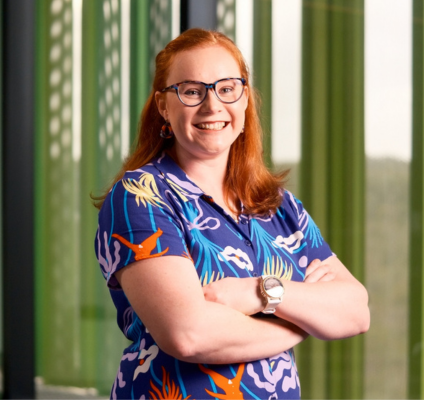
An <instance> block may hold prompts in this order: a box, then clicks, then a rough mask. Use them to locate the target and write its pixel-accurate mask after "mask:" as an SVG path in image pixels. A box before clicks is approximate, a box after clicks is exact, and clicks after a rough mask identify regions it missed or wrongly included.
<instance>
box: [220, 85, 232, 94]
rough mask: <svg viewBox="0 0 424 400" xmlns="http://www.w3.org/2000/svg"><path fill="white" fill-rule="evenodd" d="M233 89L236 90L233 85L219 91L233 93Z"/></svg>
mask: <svg viewBox="0 0 424 400" xmlns="http://www.w3.org/2000/svg"><path fill="white" fill-rule="evenodd" d="M233 91H234V88H233V87H232V86H225V87H223V88H221V89H219V93H223V94H226V93H232V92H233Z"/></svg>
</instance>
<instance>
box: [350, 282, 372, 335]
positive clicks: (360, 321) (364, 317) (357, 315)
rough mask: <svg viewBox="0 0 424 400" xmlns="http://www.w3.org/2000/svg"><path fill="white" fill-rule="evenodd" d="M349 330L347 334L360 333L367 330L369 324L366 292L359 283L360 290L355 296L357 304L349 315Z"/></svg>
mask: <svg viewBox="0 0 424 400" xmlns="http://www.w3.org/2000/svg"><path fill="white" fill-rule="evenodd" d="M351 322H352V324H351V331H350V332H349V335H348V336H356V335H361V334H363V333H366V332H368V330H369V329H370V324H371V315H370V309H369V307H368V292H367V290H366V289H365V287H364V286H362V285H361V292H360V294H359V295H358V297H357V306H356V307H355V312H354V314H353V315H352V317H351Z"/></svg>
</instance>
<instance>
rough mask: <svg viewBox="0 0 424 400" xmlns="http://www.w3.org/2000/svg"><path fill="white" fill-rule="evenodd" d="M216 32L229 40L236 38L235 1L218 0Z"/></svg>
mask: <svg viewBox="0 0 424 400" xmlns="http://www.w3.org/2000/svg"><path fill="white" fill-rule="evenodd" d="M217 19H218V26H217V30H218V31H219V32H222V33H224V34H225V35H227V36H228V37H229V38H230V39H232V40H235V37H236V2H235V0H218V4H217Z"/></svg>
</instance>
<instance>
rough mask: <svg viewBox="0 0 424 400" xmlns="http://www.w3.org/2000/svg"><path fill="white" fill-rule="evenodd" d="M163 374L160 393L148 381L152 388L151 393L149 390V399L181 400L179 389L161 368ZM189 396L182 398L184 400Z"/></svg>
mask: <svg viewBox="0 0 424 400" xmlns="http://www.w3.org/2000/svg"><path fill="white" fill-rule="evenodd" d="M162 372H163V383H162V391H160V390H159V389H158V388H157V387H156V386H155V385H154V383H153V382H152V381H151V380H150V386H151V387H152V390H153V391H154V392H152V391H150V390H149V393H150V396H151V397H150V398H151V399H154V400H162V399H177V400H182V398H183V395H182V394H181V393H180V388H179V387H178V386H177V385H175V383H174V381H171V379H170V378H169V374H168V373H167V372H166V370H165V368H164V367H163V366H162ZM189 397H190V396H187V397H185V398H184V400H186V399H188V398H189Z"/></svg>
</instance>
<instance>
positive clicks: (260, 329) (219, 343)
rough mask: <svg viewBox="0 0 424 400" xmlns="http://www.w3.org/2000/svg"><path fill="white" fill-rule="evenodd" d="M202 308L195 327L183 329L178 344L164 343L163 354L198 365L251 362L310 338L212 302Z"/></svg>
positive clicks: (282, 323) (286, 326)
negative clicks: (164, 352)
mask: <svg viewBox="0 0 424 400" xmlns="http://www.w3.org/2000/svg"><path fill="white" fill-rule="evenodd" d="M203 306H204V307H202V309H201V310H200V312H199V313H198V314H197V315H195V314H194V315H193V320H196V321H197V322H196V326H195V327H194V328H191V329H186V330H184V329H180V333H179V334H176V335H174V336H173V338H174V340H175V339H176V340H177V342H174V343H169V342H168V343H166V342H165V343H164V348H163V350H164V351H166V352H168V353H170V354H171V355H173V356H175V357H176V358H179V359H181V360H183V361H188V362H195V363H211V364H221V363H235V362H249V361H252V360H258V359H262V358H266V357H272V356H274V355H276V354H279V353H281V352H283V351H285V350H288V349H290V348H292V347H293V346H295V345H296V344H298V343H300V342H302V341H303V340H304V339H305V338H306V337H307V336H308V334H306V332H304V331H303V330H301V329H299V328H298V327H297V326H294V325H293V324H291V323H289V322H287V321H284V320H281V319H279V318H255V317H250V316H246V315H244V314H242V313H240V312H238V311H236V310H233V309H231V308H229V307H226V306H224V305H221V304H217V303H212V302H205V304H204V305H203ZM180 328H181V327H180ZM159 346H161V345H160V343H159Z"/></svg>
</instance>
